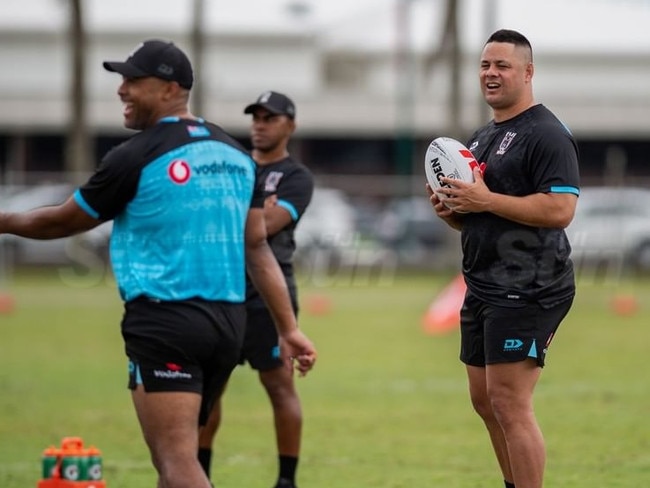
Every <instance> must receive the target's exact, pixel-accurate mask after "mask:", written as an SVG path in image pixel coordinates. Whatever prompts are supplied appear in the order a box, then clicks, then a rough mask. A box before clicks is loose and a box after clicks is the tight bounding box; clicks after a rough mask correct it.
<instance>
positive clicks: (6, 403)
mask: <svg viewBox="0 0 650 488" xmlns="http://www.w3.org/2000/svg"><path fill="white" fill-rule="evenodd" d="M316 278H317V277H315V276H312V277H310V278H303V279H302V280H301V282H302V283H301V284H302V295H301V298H302V300H301V301H302V303H303V313H302V317H301V324H302V327H303V328H304V330H305V331H306V332H307V333H308V335H309V336H310V337H311V338H312V339H313V340H314V341H315V342H316V344H317V346H318V348H319V353H320V359H319V362H318V364H317V367H316V368H315V370H314V371H313V372H312V373H311V374H310V375H309V376H308V377H306V378H300V379H298V388H299V390H300V393H301V397H302V400H303V408H304V413H305V426H304V441H303V454H302V459H301V465H300V468H299V472H298V480H299V485H300V486H301V487H305V488H332V487H336V488H359V487H366V486H367V487H372V488H400V487H404V488H407V487H408V488H412V487H445V488H483V487H485V488H490V487H494V488H499V487H501V486H502V482H501V480H500V476H499V473H498V470H497V468H496V463H495V461H494V459H493V455H492V452H491V450H490V447H489V444H488V439H487V434H486V432H485V431H484V428H483V426H482V424H481V423H480V420H479V419H478V417H477V416H476V415H475V414H474V412H473V411H472V410H471V408H470V405H469V400H468V395H467V386H466V380H465V375H464V369H463V367H462V365H461V363H460V362H459V361H458V358H457V357H458V334H457V332H456V331H453V332H451V333H449V334H446V335H441V336H430V335H426V334H425V333H424V332H423V331H422V328H421V318H422V315H423V313H424V311H425V310H426V308H427V306H428V305H429V303H430V301H431V300H432V299H433V297H434V296H435V295H436V293H437V292H438V291H440V289H441V288H442V287H443V286H444V284H445V283H446V282H447V281H448V280H449V279H450V278H449V277H448V276H436V275H434V274H429V275H420V276H410V277H395V279H394V280H391V279H382V280H381V281H378V279H376V277H375V278H373V277H370V278H369V279H365V278H363V279H359V278H358V277H357V278H355V277H354V276H349V275H337V276H335V277H334V278H328V279H320V280H318V279H316ZM321 278H322V277H321ZM93 279H94V278H93ZM317 285H318V286H317ZM4 288H5V292H6V293H8V294H9V295H10V296H12V297H13V298H14V300H15V303H16V307H15V310H14V311H13V313H10V314H2V315H0V487H2V488H28V487H34V486H36V483H37V481H38V479H39V477H40V454H41V452H42V450H43V449H44V448H45V447H47V446H48V445H50V444H58V443H59V442H60V440H61V438H62V437H64V436H70V435H75V436H81V437H83V438H84V440H85V441H86V443H87V444H94V445H96V446H98V447H99V448H100V449H101V450H102V452H103V457H104V464H105V479H106V481H107V486H108V488H123V487H124V488H151V487H153V486H155V475H154V472H153V468H152V467H151V466H150V463H149V457H148V452H147V450H146V447H145V446H144V443H143V441H142V439H141V435H140V432H139V428H138V425H137V421H136V419H135V414H134V412H133V408H132V406H131V402H130V397H129V394H128V390H127V389H126V379H127V373H126V361H125V357H124V354H123V346H122V339H121V336H120V333H119V321H120V319H121V314H122V308H121V302H120V301H119V299H118V297H117V293H116V290H115V288H114V285H113V284H112V282H111V281H110V279H107V280H100V281H93V280H86V281H84V280H81V279H76V280H75V279H71V277H70V276H69V275H65V276H63V277H61V275H59V274H58V272H56V270H55V271H54V272H50V273H46V274H44V273H19V274H17V275H16V276H15V277H14V279H13V280H12V282H10V283H8V284H6V285H5V287H4ZM617 294H633V295H636V296H637V297H638V298H639V300H640V302H641V303H640V309H639V310H638V312H637V313H636V314H635V315H633V316H629V317H628V316H618V315H616V314H615V313H613V311H612V309H611V306H610V302H611V300H612V298H613V297H614V296H615V295H617ZM649 295H650V282H644V281H619V280H610V281H607V282H603V283H600V284H599V283H597V282H596V280H593V279H591V278H589V277H587V278H585V279H583V280H581V282H580V286H579V293H578V297H577V299H576V302H575V305H574V308H573V310H572V312H571V314H570V316H569V317H568V318H567V319H566V320H565V322H564V324H563V325H562V327H561V328H560V331H559V334H558V336H557V339H556V341H555V342H554V344H553V346H552V347H551V349H550V352H549V355H548V358H547V363H548V366H547V367H546V368H545V371H544V374H543V375H542V379H541V382H540V384H539V386H538V388H537V393H536V410H537V416H538V419H539V421H540V424H541V426H542V429H543V431H544V434H545V437H546V441H547V450H548V463H547V475H546V485H547V486H549V487H558V488H593V487H597V488H617V487H630V488H632V487H639V486H648V483H649V482H650V422H649V421H648V415H649V414H650V386H649V382H648V378H647V377H646V376H645V374H646V371H647V370H648V367H647V356H648V347H649V345H650V320H648V319H649V310H648V306H647V305H645V304H644V303H642V302H643V300H644V297H645V296H649ZM315 296H324V297H326V298H327V299H328V300H329V301H330V303H331V310H330V311H329V312H328V313H326V314H323V315H318V314H310V313H309V310H308V309H309V303H310V300H311V299H313V298H314V297H315ZM224 415H225V417H224V421H223V426H222V431H221V432H220V435H219V437H218V442H217V445H216V453H215V460H214V476H213V479H214V481H215V484H216V485H217V486H219V487H220V488H242V487H246V488H268V487H269V486H271V484H272V481H273V479H274V477H275V471H276V461H275V453H274V446H273V430H272V425H271V417H270V415H271V410H270V406H269V405H268V401H267V399H266V397H265V394H264V393H263V390H262V388H261V386H260V385H259V383H258V380H257V377H256V375H255V374H254V373H253V372H252V371H251V370H250V369H249V368H248V367H242V368H238V369H237V370H236V371H235V374H234V376H233V378H232V380H231V383H230V385H229V389H228V392H227V394H226V397H225V413H224Z"/></svg>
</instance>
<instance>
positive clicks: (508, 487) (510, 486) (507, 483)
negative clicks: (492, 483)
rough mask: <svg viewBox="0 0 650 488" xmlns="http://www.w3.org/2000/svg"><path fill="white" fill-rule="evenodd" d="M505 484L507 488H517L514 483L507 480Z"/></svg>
mask: <svg viewBox="0 0 650 488" xmlns="http://www.w3.org/2000/svg"><path fill="white" fill-rule="evenodd" d="M503 482H504V483H505V484H506V488H515V484H514V483H510V482H509V481H505V480H504V481H503Z"/></svg>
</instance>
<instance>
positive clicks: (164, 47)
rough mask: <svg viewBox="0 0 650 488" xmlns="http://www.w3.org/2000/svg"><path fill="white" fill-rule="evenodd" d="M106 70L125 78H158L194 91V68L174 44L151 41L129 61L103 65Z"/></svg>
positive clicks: (145, 43)
mask: <svg viewBox="0 0 650 488" xmlns="http://www.w3.org/2000/svg"><path fill="white" fill-rule="evenodd" d="M104 68H105V69H106V70H108V71H112V72H114V73H119V74H121V75H122V76H125V77H126V78H144V77H146V76H155V77H156V78H160V79H163V80H167V81H175V82H177V83H178V84H179V85H180V86H182V87H183V88H187V89H188V90H189V89H190V88H192V83H193V82H194V76H193V74H192V64H191V63H190V60H189V59H188V58H187V56H186V55H185V53H184V52H183V51H181V50H180V49H179V48H178V47H177V46H176V45H174V43H173V42H168V41H161V40H159V39H150V40H148V41H144V42H143V43H142V44H140V45H139V46H138V47H137V49H136V50H135V51H133V53H132V54H131V55H130V56H129V57H128V58H127V59H126V61H124V62H122V61H104Z"/></svg>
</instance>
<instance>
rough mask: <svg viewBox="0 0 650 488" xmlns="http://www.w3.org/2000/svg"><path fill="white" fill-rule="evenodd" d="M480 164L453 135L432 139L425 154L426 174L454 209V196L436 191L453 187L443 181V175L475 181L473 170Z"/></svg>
mask: <svg viewBox="0 0 650 488" xmlns="http://www.w3.org/2000/svg"><path fill="white" fill-rule="evenodd" d="M478 167H479V165H478V163H477V162H476V159H475V158H474V156H473V155H472V153H471V151H470V150H469V149H467V148H466V147H465V145H464V144H463V143H461V142H458V141H457V140H456V139H452V138H451V137H438V138H436V139H434V140H433V141H431V144H429V147H428V148H427V152H426V154H425V155H424V174H425V175H426V177H427V182H428V183H429V186H430V187H431V189H432V190H433V191H434V192H435V193H436V195H438V198H440V200H441V201H442V203H444V204H445V205H446V206H447V208H450V209H452V210H453V208H454V204H453V201H452V200H453V197H447V196H446V195H443V194H441V193H438V192H436V190H439V189H440V188H443V187H447V188H451V186H452V185H449V184H445V183H443V182H442V181H441V178H442V177H445V176H446V177H447V178H453V179H456V180H461V181H466V182H469V183H471V182H473V181H474V174H473V172H472V170H473V169H474V168H478Z"/></svg>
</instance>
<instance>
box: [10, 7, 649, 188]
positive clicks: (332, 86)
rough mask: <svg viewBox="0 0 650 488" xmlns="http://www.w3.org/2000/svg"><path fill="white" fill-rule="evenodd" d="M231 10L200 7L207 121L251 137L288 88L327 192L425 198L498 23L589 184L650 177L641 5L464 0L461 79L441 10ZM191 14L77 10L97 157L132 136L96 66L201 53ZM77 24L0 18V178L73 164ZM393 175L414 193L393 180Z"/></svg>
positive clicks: (59, 17) (111, 79) (305, 147)
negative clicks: (169, 49)
mask: <svg viewBox="0 0 650 488" xmlns="http://www.w3.org/2000/svg"><path fill="white" fill-rule="evenodd" d="M235 3H236V4H237V6H234V5H232V2H223V1H221V0H205V2H204V3H203V8H204V10H203V14H202V18H201V26H202V29H203V32H204V37H203V46H204V49H203V56H202V57H201V58H200V59H194V61H195V64H196V66H197V78H198V84H197V86H198V87H200V90H201V94H202V97H201V99H202V100H203V106H202V109H201V115H203V116H204V117H206V118H208V119H210V120H214V121H215V122H217V123H219V124H220V125H222V126H223V127H225V128H226V129H228V130H229V131H230V132H232V133H233V134H234V135H236V136H237V137H239V138H241V139H242V140H243V141H245V140H246V132H247V127H248V122H249V121H248V118H247V117H245V116H244V115H243V114H242V108H243V107H244V106H245V105H246V104H247V103H249V102H250V101H252V100H253V99H255V98H256V96H257V95H258V94H259V93H260V92H261V91H263V90H266V89H274V90H278V91H283V92H286V93H287V94H289V95H290V96H292V97H293V98H294V99H295V101H296V104H297V107H298V123H299V131H298V133H297V137H296V138H295V140H294V142H293V144H294V147H293V150H294V152H295V153H296V154H297V155H298V156H299V157H300V158H302V159H303V160H304V161H305V162H306V163H307V164H308V165H309V166H310V167H311V168H312V169H313V170H314V172H315V173H317V175H318V176H319V178H321V179H322V181H323V182H325V183H326V184H329V185H333V186H340V187H342V188H343V189H345V190H348V191H355V192H360V193H364V194H368V195H370V194H373V193H376V194H381V193H385V192H387V191H396V192H401V193H407V194H408V193H409V192H411V191H412V189H413V188H417V191H421V184H420V183H421V179H419V178H418V179H417V180H415V183H414V184H411V182H410V181H411V180H409V178H411V177H412V176H415V177H419V176H420V174H421V155H422V154H424V149H425V147H426V145H427V144H428V142H429V141H430V140H431V139H432V138H434V137H437V136H439V135H454V136H456V137H459V138H464V137H467V136H468V135H469V134H470V132H471V130H472V129H473V128H475V127H476V126H478V125H480V124H482V123H483V122H484V121H485V120H486V117H487V116H488V112H487V111H486V109H485V107H484V105H483V103H482V101H481V95H480V91H479V87H478V81H477V71H478V57H479V53H480V50H481V49H482V43H483V42H484V40H485V38H486V37H487V35H488V34H489V33H490V32H492V31H493V30H495V29H496V28H500V27H508V28H515V29H517V30H520V31H522V32H523V33H524V34H526V35H527V36H528V37H529V38H530V40H531V42H532V43H533V47H534V49H535V64H536V76H535V79H534V83H535V90H536V95H537V98H538V101H540V102H542V103H544V104H546V105H547V106H549V107H550V108H551V109H552V110H554V111H555V112H556V113H557V114H558V115H559V116H560V117H561V118H562V119H563V120H564V122H565V123H566V124H567V125H568V126H569V127H570V128H571V129H572V131H573V132H574V133H575V134H576V136H577V137H578V140H579V142H580V149H581V151H582V161H583V174H584V175H585V177H586V178H590V179H594V180H601V179H603V178H607V175H608V174H615V175H619V176H620V175H621V174H624V175H627V176H633V177H643V176H650V167H649V165H648V164H647V163H648V157H647V155H648V153H650V82H649V80H650V34H649V31H648V30H647V29H646V26H647V25H648V24H649V23H650V2H648V1H647V0H609V1H608V0H545V1H526V2H521V1H517V0H500V1H499V0H459V16H458V18H459V21H458V26H459V28H458V31H459V45H460V52H459V54H460V55H459V60H458V65H457V70H458V71H457V73H456V76H457V77H456V78H454V77H453V75H454V71H453V70H452V63H450V62H449V59H447V58H444V57H443V58H442V59H441V60H438V58H437V56H436V53H437V51H438V50H439V48H440V41H441V33H442V31H443V21H444V14H445V5H446V1H444V0H373V1H365V2H364V1H361V0H360V1H359V2H356V3H355V2H348V3H349V4H350V6H349V7H348V8H347V9H340V10H339V11H337V12H336V13H334V12H330V14H329V16H325V15H323V14H322V12H321V13H319V9H322V8H324V7H323V5H321V4H322V3H323V2H317V1H311V2H310V1H308V0H302V1H298V0H294V1H289V0H286V1H271V0H241V1H239V2H235ZM325 3H328V2H325ZM332 3H333V4H336V3H339V2H332ZM27 4H30V6H29V8H27ZM196 5H198V2H196V1H195V2H191V1H189V0H183V1H178V0H138V1H135V2H133V1H129V0H112V1H111V2H105V1H101V0H82V6H83V8H84V14H85V23H86V28H87V37H86V44H85V59H86V70H85V75H86V81H87V91H88V101H87V107H86V114H87V118H88V125H89V128H90V134H91V137H92V142H93V148H94V149H93V151H94V154H95V155H96V158H97V160H98V159H99V157H100V156H101V155H102V154H104V153H105V152H106V150H107V149H108V148H110V147H111V146H112V145H114V144H115V143H116V142H119V141H120V140H122V139H123V138H125V137H126V136H128V135H129V133H128V132H127V131H125V130H124V129H122V127H121V105H120V103H119V101H118V99H117V96H116V89H117V86H118V83H119V79H118V78H117V76H116V75H114V74H110V73H107V72H105V71H104V70H103V69H102V67H101V61H103V60H105V59H116V60H119V59H123V58H124V57H125V56H126V55H127V54H128V53H129V52H130V51H132V50H133V49H134V47H135V46H136V45H137V43H138V42H140V41H141V40H143V39H145V38H151V37H158V38H165V39H171V40H174V41H175V42H176V43H177V44H179V45H180V46H181V47H183V48H184V49H185V50H186V51H187V52H188V53H189V54H190V55H192V54H193V44H192V35H191V34H192V22H193V10H192V9H193V8H194V7H195V6H196ZM69 16H70V14H69V9H68V6H67V2H65V1H62V0H21V1H18V0H5V1H3V2H2V5H1V6H0V65H1V66H3V72H2V75H1V76H0V168H1V169H2V171H3V173H8V172H12V171H22V170H27V171H28V172H29V173H34V174H35V173H36V172H41V171H48V172H49V171H60V170H62V169H63V167H64V159H65V158H64V151H65V147H66V146H65V131H66V128H67V124H68V123H69V119H70V108H69V90H70V84H71V55H70V52H71V51H70V41H69V36H68V24H69ZM192 57H194V56H192ZM456 79H457V80H459V81H458V82H455V81H453V80H456ZM454 85H456V86H457V88H458V92H454V90H453V86H454ZM454 93H456V94H454ZM454 97H456V100H457V105H456V106H454V104H453V103H451V101H453V99H454ZM92 164H94V162H93V163H92ZM12 174H13V173H12ZM341 175H343V176H342V177H341ZM350 175H365V176H368V177H369V178H370V177H372V179H366V180H359V179H351V178H349V176H350ZM396 176H400V177H403V178H405V180H404V181H406V183H404V184H402V183H399V184H396V183H395V182H396V181H398V180H396V179H395V177H396ZM411 179H412V178H411ZM399 181H402V180H399ZM363 182H365V183H363ZM598 182H600V181H598Z"/></svg>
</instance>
